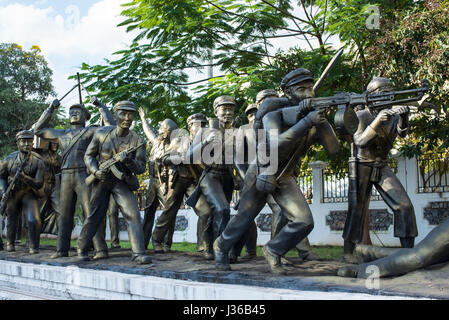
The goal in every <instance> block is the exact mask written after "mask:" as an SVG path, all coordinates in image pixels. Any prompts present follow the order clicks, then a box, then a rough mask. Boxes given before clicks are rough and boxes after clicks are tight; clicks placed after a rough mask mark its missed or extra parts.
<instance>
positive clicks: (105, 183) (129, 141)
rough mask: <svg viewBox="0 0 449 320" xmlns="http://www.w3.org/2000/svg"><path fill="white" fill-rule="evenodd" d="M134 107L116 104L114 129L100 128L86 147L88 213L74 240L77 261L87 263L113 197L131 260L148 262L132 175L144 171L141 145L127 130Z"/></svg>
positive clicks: (143, 147) (136, 182) (137, 182)
mask: <svg viewBox="0 0 449 320" xmlns="http://www.w3.org/2000/svg"><path fill="white" fill-rule="evenodd" d="M135 111H136V108H135V106H134V103H132V102H131V101H120V102H118V103H117V104H116V105H115V106H114V115H115V118H116V122H117V126H107V127H102V128H100V129H98V130H97V132H96V133H95V134H94V136H93V138H92V141H91V142H90V144H89V146H88V147H87V150H86V154H85V156H84V161H85V163H86V166H87V169H88V171H89V172H90V174H91V175H90V176H89V177H88V179H86V183H89V182H90V181H92V180H93V181H94V182H93V186H92V195H91V199H90V207H91V210H90V214H89V215H88V216H87V218H86V219H85V221H84V224H83V228H82V230H81V233H80V236H79V239H78V256H79V257H80V260H83V261H86V260H89V256H88V251H89V248H90V247H91V245H92V239H93V238H94V236H95V234H96V232H97V230H98V228H99V227H100V226H101V223H102V222H103V221H104V219H105V217H106V211H107V209H108V205H109V199H110V197H111V196H113V197H114V200H115V202H116V203H117V206H118V208H119V210H120V211H121V212H122V215H123V217H124V218H125V219H126V222H127V224H128V234H129V237H130V239H129V240H130V243H131V250H132V260H133V261H135V262H136V263H138V264H147V263H151V258H150V257H149V256H148V255H145V247H144V242H143V241H144V239H143V229H142V223H141V219H140V211H139V208H138V206H137V199H136V196H135V195H134V193H133V191H135V190H137V189H138V188H139V181H138V179H137V177H136V176H135V175H137V174H142V173H143V172H144V171H145V164H146V159H145V143H144V142H143V141H142V139H141V138H139V136H138V135H137V134H136V133H135V132H133V131H131V130H130V129H129V128H130V127H131V125H132V123H133V121H134V114H135Z"/></svg>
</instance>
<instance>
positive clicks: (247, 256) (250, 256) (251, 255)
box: [240, 251, 257, 260]
mask: <svg viewBox="0 0 449 320" xmlns="http://www.w3.org/2000/svg"><path fill="white" fill-rule="evenodd" d="M256 257H257V254H256V252H253V251H247V252H245V254H244V255H243V256H241V257H240V259H242V260H252V259H255V258H256Z"/></svg>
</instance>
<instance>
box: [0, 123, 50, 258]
mask: <svg viewBox="0 0 449 320" xmlns="http://www.w3.org/2000/svg"><path fill="white" fill-rule="evenodd" d="M33 138H34V134H33V132H32V131H29V130H23V131H20V132H19V133H17V135H16V139H17V146H18V148H19V151H16V152H13V153H12V154H10V155H9V156H8V157H6V159H5V160H3V161H2V162H1V163H0V193H1V195H2V200H1V205H0V214H1V215H3V214H5V215H6V216H8V224H7V233H6V239H7V246H6V250H7V251H8V252H11V251H15V246H14V241H15V240H16V232H17V220H18V215H19V214H22V210H23V212H24V217H25V218H26V222H27V225H28V238H29V242H30V248H29V252H30V254H34V253H38V252H39V242H40V232H41V218H40V211H39V199H38V191H39V189H40V188H42V186H43V185H44V170H45V168H44V163H43V162H42V160H40V159H39V157H38V155H37V154H36V153H34V152H33V151H32V148H33ZM2 247H3V244H2Z"/></svg>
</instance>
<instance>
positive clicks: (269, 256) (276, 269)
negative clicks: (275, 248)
mask: <svg viewBox="0 0 449 320" xmlns="http://www.w3.org/2000/svg"><path fill="white" fill-rule="evenodd" d="M262 253H263V255H264V257H265V259H266V260H267V262H268V265H269V266H270V269H271V272H272V273H274V274H277V275H281V276H282V275H286V274H287V272H286V271H285V270H284V268H282V264H281V256H280V255H277V254H276V253H274V252H272V251H271V250H270V248H268V246H267V245H264V246H263V247H262Z"/></svg>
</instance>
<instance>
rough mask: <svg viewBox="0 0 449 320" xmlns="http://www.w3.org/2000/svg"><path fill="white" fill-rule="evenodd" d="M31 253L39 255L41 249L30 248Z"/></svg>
mask: <svg viewBox="0 0 449 320" xmlns="http://www.w3.org/2000/svg"><path fill="white" fill-rule="evenodd" d="M29 253H30V254H37V253H39V248H30V251H29Z"/></svg>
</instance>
